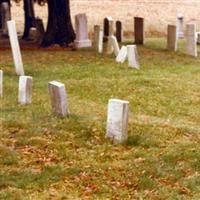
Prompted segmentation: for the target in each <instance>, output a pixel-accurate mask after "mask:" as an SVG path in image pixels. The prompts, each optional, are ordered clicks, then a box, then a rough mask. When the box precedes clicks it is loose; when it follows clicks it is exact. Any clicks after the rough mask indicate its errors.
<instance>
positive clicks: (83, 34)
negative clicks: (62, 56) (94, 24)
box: [75, 14, 92, 48]
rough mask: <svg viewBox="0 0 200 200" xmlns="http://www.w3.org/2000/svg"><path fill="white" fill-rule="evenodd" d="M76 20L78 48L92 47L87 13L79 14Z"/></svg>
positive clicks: (76, 43) (76, 42)
mask: <svg viewBox="0 0 200 200" xmlns="http://www.w3.org/2000/svg"><path fill="white" fill-rule="evenodd" d="M75 22H76V40H75V46H76V48H84V47H91V46H92V42H91V40H89V37H88V23H87V17H86V14H78V15H76V16H75Z"/></svg>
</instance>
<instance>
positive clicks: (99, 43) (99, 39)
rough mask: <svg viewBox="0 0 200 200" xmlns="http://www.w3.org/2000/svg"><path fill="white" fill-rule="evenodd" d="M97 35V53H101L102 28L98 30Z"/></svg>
mask: <svg viewBox="0 0 200 200" xmlns="http://www.w3.org/2000/svg"><path fill="white" fill-rule="evenodd" d="M98 37H99V38H98V53H103V30H100V31H99V35H98Z"/></svg>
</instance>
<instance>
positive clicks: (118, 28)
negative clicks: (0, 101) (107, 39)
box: [116, 21, 123, 42]
mask: <svg viewBox="0 0 200 200" xmlns="http://www.w3.org/2000/svg"><path fill="white" fill-rule="evenodd" d="M116 38H117V41H118V42H122V41H123V29H122V22H121V21H117V22H116Z"/></svg>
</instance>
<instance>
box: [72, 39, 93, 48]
mask: <svg viewBox="0 0 200 200" xmlns="http://www.w3.org/2000/svg"><path fill="white" fill-rule="evenodd" d="M91 46H92V42H91V40H80V41H77V40H75V47H76V48H78V49H79V48H86V47H91Z"/></svg>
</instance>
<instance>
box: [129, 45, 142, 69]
mask: <svg viewBox="0 0 200 200" xmlns="http://www.w3.org/2000/svg"><path fill="white" fill-rule="evenodd" d="M127 52H128V66H129V67H131V68H135V69H139V68H140V66H139V62H138V52H137V46H136V45H127Z"/></svg>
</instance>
